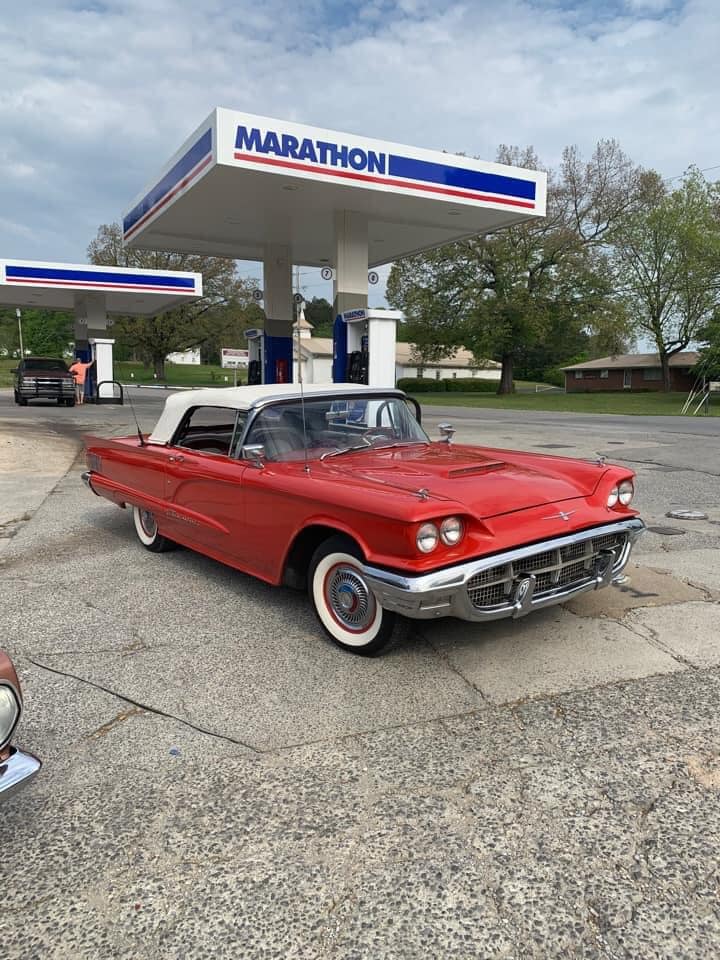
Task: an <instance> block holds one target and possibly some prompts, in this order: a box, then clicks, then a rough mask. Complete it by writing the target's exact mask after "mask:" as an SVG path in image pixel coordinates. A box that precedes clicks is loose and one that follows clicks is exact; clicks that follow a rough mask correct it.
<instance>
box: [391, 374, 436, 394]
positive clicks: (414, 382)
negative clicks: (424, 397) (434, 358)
mask: <svg viewBox="0 0 720 960" xmlns="http://www.w3.org/2000/svg"><path fill="white" fill-rule="evenodd" d="M397 385H398V389H399V390H404V391H405V393H439V392H440V391H444V390H445V381H444V380H431V379H430V378H429V377H401V378H400V379H399V380H398V382H397Z"/></svg>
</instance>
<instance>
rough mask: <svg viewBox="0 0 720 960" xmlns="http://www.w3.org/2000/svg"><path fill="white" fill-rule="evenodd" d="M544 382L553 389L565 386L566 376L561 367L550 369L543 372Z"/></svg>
mask: <svg viewBox="0 0 720 960" xmlns="http://www.w3.org/2000/svg"><path fill="white" fill-rule="evenodd" d="M543 380H544V381H545V383H549V384H551V385H552V386H553V387H564V386H565V374H564V373H563V371H562V370H561V369H560V367H548V368H547V370H545V371H543Z"/></svg>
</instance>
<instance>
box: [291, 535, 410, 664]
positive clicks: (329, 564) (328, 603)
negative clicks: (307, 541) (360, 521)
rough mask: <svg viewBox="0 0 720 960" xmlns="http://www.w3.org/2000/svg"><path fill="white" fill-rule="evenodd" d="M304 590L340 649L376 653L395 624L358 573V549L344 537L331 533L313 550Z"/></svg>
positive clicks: (392, 614) (359, 563)
mask: <svg viewBox="0 0 720 960" xmlns="http://www.w3.org/2000/svg"><path fill="white" fill-rule="evenodd" d="M308 593H309V594H310V601H311V603H312V605H313V609H314V610H315V613H316V615H317V618H318V620H319V621H320V624H321V625H322V627H323V629H324V630H325V632H326V633H327V635H328V636H329V637H330V639H331V640H332V641H333V642H334V643H336V644H337V645H338V646H339V647H342V648H343V650H349V651H351V652H352V653H358V654H361V655H362V656H366V657H369V656H373V655H375V654H376V653H379V652H380V651H381V650H382V649H383V648H384V647H385V646H386V645H387V643H388V641H389V640H390V637H391V635H392V632H393V628H394V626H395V614H394V613H389V612H388V611H387V610H383V608H382V607H381V606H380V604H379V603H378V602H377V600H376V599H375V594H374V593H373V592H372V590H371V589H370V587H369V586H368V585H367V583H366V582H365V579H364V577H363V575H362V563H361V556H360V551H359V549H358V547H357V546H356V544H354V543H353V541H352V540H350V539H348V538H347V537H342V536H338V537H332V538H331V539H329V540H326V541H325V543H321V544H320V546H319V547H318V548H317V550H316V551H315V553H314V554H313V558H312V560H311V561H310V569H309V571H308Z"/></svg>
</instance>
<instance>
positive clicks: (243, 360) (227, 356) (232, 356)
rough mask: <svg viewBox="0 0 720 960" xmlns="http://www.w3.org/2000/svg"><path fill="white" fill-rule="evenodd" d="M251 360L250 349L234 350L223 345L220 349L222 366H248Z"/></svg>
mask: <svg viewBox="0 0 720 960" xmlns="http://www.w3.org/2000/svg"><path fill="white" fill-rule="evenodd" d="M249 361H250V351H249V350H233V349H231V348H230V347H223V348H222V350H221V351H220V366H221V367H246V366H247V365H248V363H249Z"/></svg>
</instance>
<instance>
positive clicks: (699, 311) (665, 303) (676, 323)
mask: <svg viewBox="0 0 720 960" xmlns="http://www.w3.org/2000/svg"><path fill="white" fill-rule="evenodd" d="M719 209H720V191H719V189H718V185H717V184H711V183H708V182H707V181H706V180H705V178H704V177H703V175H702V174H701V173H700V171H698V170H697V169H694V168H690V170H688V172H687V173H686V175H685V177H684V179H683V182H682V184H681V186H680V187H678V188H677V189H676V190H673V191H668V190H667V188H666V187H665V185H664V183H663V182H662V181H661V180H660V178H659V176H658V175H657V174H648V175H647V176H646V177H645V179H644V183H643V191H642V203H641V205H640V206H639V207H638V208H637V209H635V210H633V211H631V212H630V213H629V214H628V215H627V216H625V217H624V218H623V219H622V220H621V221H620V222H619V223H618V224H617V225H616V226H615V228H614V229H613V231H612V234H611V241H612V244H613V250H614V256H613V259H614V266H615V270H616V274H617V277H618V282H619V285H620V288H621V290H622V292H623V294H624V296H625V298H626V300H627V302H628V303H629V304H630V306H631V308H632V311H633V314H634V317H635V322H636V325H637V328H638V330H639V331H641V332H642V334H643V335H645V336H646V337H648V338H649V339H651V340H652V341H653V342H654V343H655V346H656V348H657V351H658V355H659V358H660V366H661V367H662V376H663V388H664V389H665V390H670V389H671V381H670V358H671V357H672V356H673V355H674V354H676V353H679V352H680V351H681V350H684V349H685V348H686V347H687V346H688V345H689V344H690V342H691V341H693V340H694V339H696V338H697V337H698V335H699V332H700V330H701V329H702V328H703V327H704V326H705V325H707V324H708V323H709V322H710V321H711V319H712V318H713V316H714V314H715V312H716V311H717V309H718V306H719V304H720V283H719V281H720V218H719V216H718V210H719Z"/></svg>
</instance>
